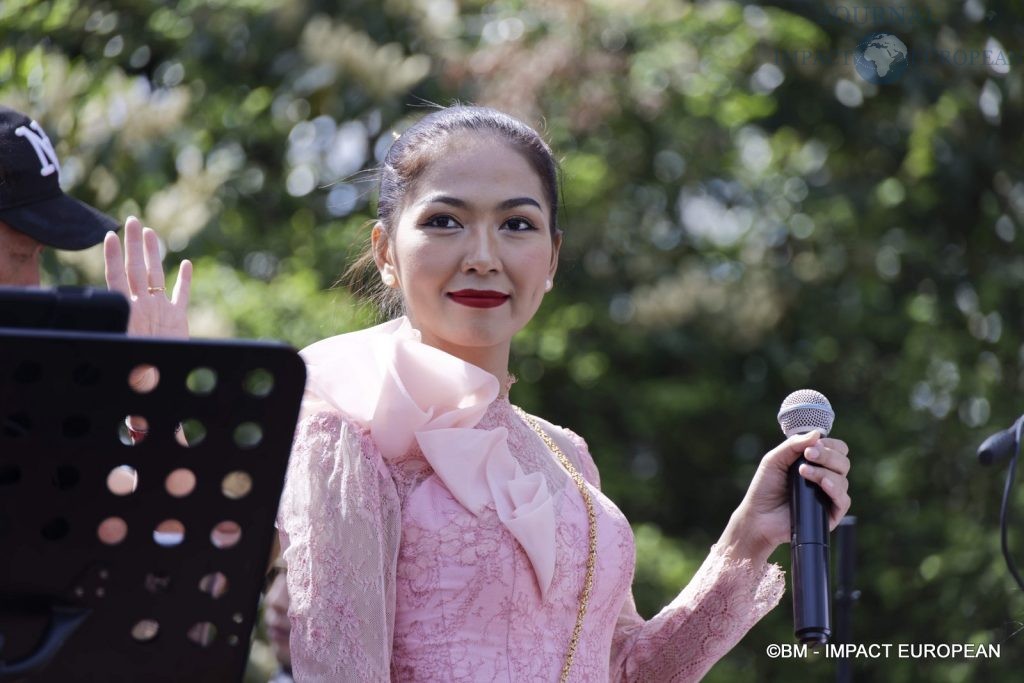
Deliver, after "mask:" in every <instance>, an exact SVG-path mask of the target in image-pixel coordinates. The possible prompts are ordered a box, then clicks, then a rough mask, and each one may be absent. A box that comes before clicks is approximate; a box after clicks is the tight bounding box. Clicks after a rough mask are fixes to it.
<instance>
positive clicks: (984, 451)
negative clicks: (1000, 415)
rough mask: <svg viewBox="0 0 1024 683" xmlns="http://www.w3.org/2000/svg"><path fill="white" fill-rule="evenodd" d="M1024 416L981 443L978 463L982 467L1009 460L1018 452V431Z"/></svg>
mask: <svg viewBox="0 0 1024 683" xmlns="http://www.w3.org/2000/svg"><path fill="white" fill-rule="evenodd" d="M1022 420H1024V415H1022V416H1021V417H1018V418H1017V421H1016V422H1014V423H1013V424H1012V425H1010V426H1009V427H1007V428H1006V429H1004V430H1003V431H1001V432H996V433H995V434H993V435H992V436H990V437H988V438H987V439H985V440H984V441H982V442H981V445H980V446H978V462H980V463H981V464H982V465H991V464H993V463H996V462H998V461H1000V460H1004V459H1006V458H1009V457H1010V456H1012V455H1014V454H1016V452H1017V448H1018V445H1017V439H1018V438H1019V436H1020V435H1019V434H1018V430H1019V429H1020V428H1021V421H1022Z"/></svg>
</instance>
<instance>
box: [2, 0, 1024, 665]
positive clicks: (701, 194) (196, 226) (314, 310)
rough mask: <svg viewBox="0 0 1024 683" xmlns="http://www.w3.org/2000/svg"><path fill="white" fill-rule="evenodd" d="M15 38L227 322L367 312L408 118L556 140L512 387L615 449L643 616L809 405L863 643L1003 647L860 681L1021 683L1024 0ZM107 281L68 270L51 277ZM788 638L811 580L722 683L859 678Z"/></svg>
mask: <svg viewBox="0 0 1024 683" xmlns="http://www.w3.org/2000/svg"><path fill="white" fill-rule="evenodd" d="M878 33H887V34H891V35H894V36H896V37H897V38H899V40H901V41H902V42H903V43H904V44H905V45H906V46H907V48H908V54H907V57H908V59H907V62H908V64H907V68H906V70H905V72H904V73H903V75H902V77H901V78H900V79H899V80H897V81H896V82H895V83H887V84H878V83H872V82H869V81H868V80H865V79H864V77H862V76H861V75H860V74H859V73H858V70H857V69H856V64H855V61H856V53H857V48H858V46H860V45H862V44H864V42H865V40H866V38H867V37H868V36H871V35H874V34H878ZM0 36H2V38H3V40H2V41H0V46H2V47H0V98H2V100H3V101H4V103H5V104H9V105H11V106H15V107H19V108H21V109H24V110H27V111H30V112H31V113H32V114H33V115H34V116H36V117H37V118H38V119H39V120H40V121H41V123H43V125H44V126H45V127H46V128H47V129H48V130H50V131H51V132H52V133H53V134H54V137H55V138H56V139H57V140H58V151H59V153H60V154H61V158H62V159H64V178H63V180H64V183H65V185H66V186H67V187H68V188H69V189H70V190H71V191H72V192H73V193H74V194H76V195H78V196H80V197H81V198H83V199H87V200H89V201H93V202H95V203H96V204H97V205H99V206H102V207H104V208H106V209H108V210H109V211H110V212H111V213H114V214H115V215H118V216H121V217H123V216H125V215H126V214H128V213H131V212H137V213H139V214H140V215H141V216H143V217H144V218H145V220H146V221H147V223H148V224H150V225H153V226H154V227H155V228H157V229H158V231H159V232H160V234H161V236H162V238H163V239H164V241H165V244H166V247H167V249H168V251H169V253H170V255H171V256H172V257H174V258H175V259H177V258H179V257H181V256H188V257H189V258H193V259H194V260H195V261H196V263H197V275H196V292H195V296H194V300H195V302H196V305H195V310H194V315H193V319H192V324H193V327H194V330H195V332H196V334H199V335H216V336H226V335H240V336H246V337H276V338H282V339H285V340H287V341H289V342H291V343H293V344H295V345H298V346H301V345H304V344H307V343H309V342H311V341H313V340H315V339H317V338H320V337H323V336H327V335H330V334H334V333H337V332H341V331H344V330H348V329H352V328H355V327H358V326H361V325H365V324H367V323H368V322H369V321H371V320H372V319H373V316H374V313H373V311H371V310H369V309H368V308H367V307H366V306H365V305H361V304H359V303H357V302H356V301H355V299H354V297H353V296H352V294H351V293H350V292H349V291H348V290H347V289H346V288H331V285H332V284H333V283H334V282H335V281H336V279H337V277H338V274H339V273H340V272H341V271H342V270H344V267H345V265H346V264H347V263H348V262H349V261H350V259H351V257H352V255H353V254H354V252H355V251H356V250H358V249H359V248H360V247H361V244H362V242H363V241H364V240H365V239H366V236H367V234H368V229H367V221H368V220H369V219H371V218H372V216H373V211H374V206H373V201H372V200H373V197H372V190H373V175H372V173H370V172H369V171H370V169H372V168H373V167H374V166H375V164H376V163H377V162H378V161H379V159H380V158H382V154H383V153H384V152H385V151H386V150H387V147H388V145H389V144H390V141H391V140H392V131H396V130H397V131H400V130H402V129H403V127H404V126H406V125H408V122H409V121H411V120H413V119H415V118H416V117H417V116H419V115H420V114H421V113H422V112H423V107H424V106H426V103H429V102H439V103H442V104H446V103H449V102H451V101H453V100H455V99H460V100H463V101H474V102H478V103H481V104H489V105H493V106H497V107H499V108H502V109H505V110H507V111H509V112H510V113H512V114H515V115H518V116H521V117H523V118H524V119H526V120H527V121H529V122H531V123H533V124H535V125H537V126H538V127H540V128H541V129H542V130H543V131H544V132H545V135H546V136H547V138H548V139H549V141H550V142H551V143H552V145H553V147H554V148H555V150H556V151H557V152H558V153H559V155H560V156H561V158H562V168H563V179H564V188H563V192H564V200H565V202H564V209H563V212H562V215H561V218H560V220H561V221H562V227H563V228H564V229H565V231H566V245H565V248H564V249H563V254H564V257H565V262H564V263H563V265H562V268H561V269H560V271H559V276H558V278H557V283H556V287H555V290H554V292H552V294H551V295H550V296H549V298H548V301H547V302H546V303H545V305H544V307H543V308H542V310H541V312H540V314H539V315H538V317H537V319H536V320H535V321H534V323H533V324H532V325H531V326H530V328H529V329H528V330H526V331H525V332H524V333H523V334H522V335H520V337H518V338H517V339H516V342H515V347H514V355H515V361H514V362H515V366H516V367H515V371H516V373H517V374H518V375H519V377H520V380H521V381H520V383H519V384H518V385H517V386H516V390H515V391H516V393H517V397H516V398H517V401H518V402H520V403H522V404H523V405H524V406H526V407H527V408H529V409H530V410H533V411H535V412H538V413H540V414H542V415H545V416H546V417H549V418H550V419H552V420H553V421H554V422H556V423H561V424H565V425H569V426H571V427H572V428H573V429H574V430H576V431H577V432H579V433H581V434H583V435H584V436H585V437H586V438H587V440H588V441H589V443H590V446H591V450H592V451H593V453H594V455H595V457H596V459H597V461H598V464H599V465H600V467H601V470H602V479H603V482H604V486H605V489H606V491H607V492H608V493H609V495H610V496H611V497H612V498H613V499H614V500H616V501H617V502H618V503H619V504H620V505H621V507H622V508H623V510H624V511H625V512H626V514H627V515H628V516H629V517H630V519H631V520H633V522H634V523H635V524H636V531H637V544H638V555H639V564H638V569H637V581H636V592H637V599H638V603H639V604H640V605H641V607H642V608H643V609H644V610H645V611H646V613H648V614H650V613H653V612H654V611H656V610H657V608H658V606H659V605H661V604H664V603H665V602H667V601H668V600H669V599H671V597H672V595H673V594H674V592H675V591H676V590H678V588H679V587H680V586H681V584H682V583H683V582H684V581H685V577H686V576H688V575H689V574H690V573H692V571H693V570H695V569H696V567H697V566H698V564H699V562H700V559H701V557H702V556H703V554H704V553H705V552H706V548H707V546H709V545H710V544H711V543H712V542H714V540H715V539H716V538H717V535H718V533H719V531H720V529H721V528H722V527H723V526H724V524H725V522H726V520H727V519H728V516H729V514H730V512H731V511H732V509H733V508H734V506H735V505H736V504H737V503H738V502H739V500H740V497H741V496H742V493H743V491H744V489H745V487H746V485H747V483H748V481H749V479H750V477H751V476H752V474H753V470H754V468H755V466H756V464H757V461H758V459H759V457H760V455H761V454H762V453H763V452H764V451H765V450H767V449H768V448H770V447H771V446H772V445H773V444H774V443H776V442H777V441H779V440H780V438H781V435H780V434H779V432H778V431H777V427H776V425H775V421H774V418H773V416H774V413H775V410H776V408H775V406H776V405H777V404H778V402H780V401H781V399H782V398H783V397H785V396H786V395H787V394H788V393H789V392H790V391H792V390H794V389H796V388H799V387H801V386H814V387H816V388H818V389H820V390H821V391H823V392H824V393H825V394H826V395H827V396H829V398H830V399H831V400H832V403H833V405H834V406H835V408H836V412H837V414H838V418H837V421H836V428H835V434H836V436H839V437H841V438H844V439H846V440H847V441H848V442H849V443H850V445H851V448H852V452H853V459H854V462H855V469H854V471H853V474H852V482H853V485H852V488H853V496H854V500H855V503H854V513H856V514H857V515H858V517H859V519H860V525H859V535H860V548H859V557H858V560H859V565H858V576H859V581H858V583H859V587H860V588H861V589H862V591H863V598H862V601H861V603H860V604H859V605H858V607H857V608H856V611H855V616H854V628H855V636H856V638H857V639H858V640H859V641H861V642H878V643H883V642H891V643H901V642H903V643H921V642H933V643H943V642H967V641H970V642H982V643H988V642H996V643H1003V649H1002V657H1001V658H1000V659H999V660H995V661H988V660H963V661H957V662H949V661H942V660H909V659H903V660H900V659H895V658H891V659H879V660H857V661H855V662H854V667H855V671H856V672H857V675H858V677H872V678H878V677H884V679H885V680H887V681H918V680H928V681H948V682H953V681H963V680H973V679H976V678H981V677H982V676H986V677H990V678H993V679H995V680H1016V679H1017V678H1018V677H1019V673H1018V672H1019V671H1020V670H1021V668H1022V665H1024V657H1022V655H1021V654H1020V650H1019V648H1015V647H1014V644H1015V643H1016V642H1017V640H1015V639H1013V635H1014V634H1016V633H1017V632H1018V631H1020V628H1021V622H1022V621H1024V596H1022V595H1021V594H1020V593H1019V592H1018V591H1016V590H1015V588H1014V586H1013V584H1012V582H1011V581H1010V579H1009V577H1008V574H1007V572H1006V570H1005V567H1004V566H1003V563H1002V558H1001V557H1000V556H999V553H998V531H997V528H996V526H997V516H998V513H997V509H998V497H999V491H1000V484H1001V479H1000V475H999V473H997V472H994V471H993V472H986V471H981V470H979V469H978V468H977V465H976V464H975V463H974V462H973V461H972V454H973V450H974V448H975V447H976V445H977V444H978V443H979V442H980V440H981V439H982V438H983V437H984V435H986V434H987V433H989V432H991V431H994V430H996V429H999V428H1002V427H1003V426H1005V425H1008V424H1009V423H1010V422H1011V421H1012V420H1013V418H1014V417H1016V415H1017V413H1018V411H1019V410H1020V408H1019V407H1018V406H1019V405H1020V402H1019V401H1017V400H1015V399H1016V397H1017V396H1018V395H1019V393H1020V392H1021V390H1022V389H1024V339H1022V338H1021V329H1022V326H1021V322H1022V310H1021V302H1020V297H1019V295H1018V293H1019V291H1020V287H1021V284H1022V283H1024V256H1022V255H1021V253H1020V252H1019V251H1018V250H1017V248H1018V245H1019V238H1018V234H1017V233H1018V232H1020V231H1021V228H1022V226H1024V135H1022V127H1024V115H1022V106H1021V105H1022V99H1024V80H1022V75H1021V70H1022V68H1024V9H1022V6H1021V5H1020V3H1016V2H1005V1H1004V2H987V3H986V2H983V0H966V1H965V2H944V3H925V2H920V1H914V2H902V3H885V2H878V3H849V4H844V3H842V2H836V3H819V2H805V1H797V0H791V1H788V2H763V3H753V2H750V3H744V2H737V1H735V0H714V1H708V2H687V1H685V0H593V1H592V2H587V3H584V2H580V1H579V0H496V1H494V2H486V3H485V2H478V1H473V0H466V1H464V2H461V3H456V2H455V1H454V0H386V1H385V2H368V1H361V0H352V1H349V2H343V3H337V2H326V1H325V0H302V1H296V2H290V3H278V2H271V1H269V0H216V1H213V0H211V1H208V2H203V1H200V0H179V1H178V2H157V1H156V0H134V1H132V0H122V1H114V0H110V1H106V2H104V1H93V2H85V1H79V0H44V1H34V2H33V1H27V0H20V1H18V0H8V1H7V2H3V3H0ZM986 51H988V52H986ZM99 268H100V256H99V254H98V253H97V252H86V253H83V254H80V255H78V254H75V255H69V254H61V255H59V256H56V257H51V260H50V261H49V270H50V274H51V278H52V280H53V281H56V282H80V281H83V280H90V281H97V280H99V279H100V275H99V272H100V271H99ZM1014 503H1015V505H1016V509H1017V510H1020V506H1021V505H1022V504H1024V494H1022V493H1020V492H1019V487H1018V492H1017V493H1015V495H1014ZM677 539H681V540H677ZM1020 540H1021V536H1020V534H1019V532H1018V533H1015V534H1012V535H1011V543H1014V545H1013V547H1015V548H1017V547H1019V543H1018V542H1019V541H1020ZM777 558H778V559H779V561H780V562H781V563H782V564H783V565H786V566H788V552H786V550H785V549H784V548H782V549H780V550H779V551H778V553H777ZM790 629H791V619H790V608H789V599H788V597H787V598H785V599H784V601H783V604H782V605H781V606H780V607H779V608H778V609H777V610H775V612H773V613H772V614H771V615H769V617H767V618H766V619H765V620H764V622H763V623H762V624H760V625H758V627H757V628H756V629H755V630H754V631H753V632H752V633H751V634H749V635H748V636H747V637H746V638H745V639H744V641H743V642H742V643H741V644H740V645H739V646H738V647H737V648H736V649H735V650H734V651H733V652H732V653H731V654H730V655H729V656H728V657H727V658H725V659H724V660H723V661H722V662H721V663H720V664H719V665H717V666H716V667H715V669H714V670H713V671H712V672H711V674H710V675H709V676H708V680H714V681H719V680H721V681H726V680H730V681H731V680H779V679H791V678H799V679H800V680H814V681H824V680H828V679H829V678H831V676H832V665H833V663H834V662H832V661H829V660H823V659H812V660H811V661H809V662H803V661H791V660H770V659H768V658H767V656H766V655H764V646H765V644H767V643H770V642H788V641H790V640H791V638H792V636H791V633H790Z"/></svg>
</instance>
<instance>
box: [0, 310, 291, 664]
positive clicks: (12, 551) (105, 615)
mask: <svg viewBox="0 0 1024 683" xmlns="http://www.w3.org/2000/svg"><path fill="white" fill-rule="evenodd" d="M143 364H149V365H153V366H155V367H156V368H157V369H158V371H159V382H158V384H157V386H156V388H154V389H153V390H152V391H150V392H148V393H145V394H140V393H136V392H135V391H134V390H132V389H131V388H130V386H129V384H128V376H129V373H130V372H131V370H132V369H133V368H135V367H136V366H139V365H143ZM304 384H305V367H304V365H303V363H302V361H301V359H300V358H299V357H298V355H297V354H296V353H295V351H294V350H292V349H290V348H288V347H285V346H283V345H278V344H272V343H262V342H239V341H232V342H217V341H190V342H175V341H167V340H143V339H134V338H126V337H124V336H120V335H112V334H81V333H67V332H42V331H35V330H32V331H27V330H26V331H19V330H10V329H5V330H0V558H2V559H0V681H5V682H7V681H21V680H31V681H34V682H35V681H47V682H49V681H61V682H64V681H104V682H105V683H110V682H118V681H141V680H145V681H189V682H190V683H200V682H203V681H218V682H220V681H236V680H241V678H242V675H243V672H244V668H245V663H246V659H247V655H248V645H249V638H250V634H251V632H252V628H253V622H254V620H255V618H256V611H257V602H258V599H259V593H260V589H261V587H262V582H263V577H264V574H265V570H266V567H267V562H268V559H269V556H270V550H271V544H272V540H273V536H274V533H275V531H274V517H275V515H276V511H277V506H278V499H279V497H280V493H281V488H282V483H283V479H284V473H285V469H286V466H287V461H288V454H289V451H290V448H291V442H292V437H293V432H294V429H295V422H296V419H297V416H298V410H299V403H300V400H301V395H302V391H303V387H304ZM128 415H133V416H141V417H144V418H145V419H146V421H147V422H148V433H147V434H146V436H145V438H143V439H142V440H141V441H139V442H138V443H136V444H133V442H132V440H131V439H130V438H128V434H127V430H126V428H125V417H126V416H128ZM180 424H184V432H185V434H186V436H187V437H188V441H189V445H188V446H187V447H186V446H183V445H182V444H181V443H179V441H178V440H177V438H176V435H175V433H176V430H177V429H178V427H179V425H180ZM172 472H174V475H173V476H171V481H172V482H173V484H172V486H171V488H172V489H173V490H174V492H175V493H176V494H179V495H180V494H182V493H184V492H185V491H188V492H187V495H180V497H179V495H171V493H169V492H168V477H169V475H171V474H172ZM193 477H194V486H192V487H189V482H190V481H191V480H192V478H193ZM126 482H127V484H126ZM133 489H134V490H133ZM118 494H120V495H118ZM182 529H183V530H184V533H183V534H182V533H181V532H182ZM239 532H240V535H239ZM122 536H123V538H120V537H122ZM101 537H102V540H101Z"/></svg>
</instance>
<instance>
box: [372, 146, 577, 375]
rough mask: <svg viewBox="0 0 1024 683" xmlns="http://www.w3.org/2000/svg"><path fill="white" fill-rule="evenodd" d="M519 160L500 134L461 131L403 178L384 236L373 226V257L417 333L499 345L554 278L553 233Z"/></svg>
mask: <svg viewBox="0 0 1024 683" xmlns="http://www.w3.org/2000/svg"><path fill="white" fill-rule="evenodd" d="M549 215H550V205H549V203H548V201H547V200H546V198H545V194H544V191H543V186H542V185H541V181H540V178H539V177H538V175H537V173H536V172H535V171H534V170H533V168H532V167H531V166H530V164H529V163H528V162H527V161H526V159H525V158H524V157H523V156H522V155H520V154H519V153H518V152H516V151H515V150H514V149H513V148H511V147H509V146H508V145H507V144H506V143H504V142H503V141H502V140H501V139H500V138H497V137H495V136H492V135H487V134H479V133H463V134H461V135H458V136H457V137H454V138H452V139H451V140H449V141H448V143H447V144H445V145H443V146H442V148H441V151H440V152H438V153H437V154H436V155H435V158H434V159H433V160H432V161H431V162H430V163H429V164H428V166H427V167H426V169H425V170H424V171H423V173H421V174H420V176H419V178H418V179H416V181H415V182H414V183H413V184H412V187H411V188H410V190H409V191H408V193H407V194H406V197H405V200H404V202H403V205H402V207H401V213H400V214H399V217H398V220H397V223H396V225H395V226H394V229H393V231H392V233H391V235H390V238H389V237H388V235H387V234H386V233H385V232H384V230H383V228H382V227H381V226H380V225H379V224H378V225H377V226H375V227H374V230H373V242H374V251H375V255H376V257H377V265H378V268H379V269H380V271H381V276H382V277H383V278H384V281H385V283H387V282H388V281H389V279H391V278H393V281H394V283H395V284H394V286H396V287H400V288H401V291H402V296H403V298H404V300H405V308H406V312H407V313H408V315H409V318H410V320H411V322H412V324H413V326H414V327H416V328H417V329H418V330H419V331H420V333H421V335H422V338H423V341H424V342H425V343H427V344H430V345H431V346H436V347H438V348H441V349H443V350H445V351H448V352H449V353H454V354H455V355H459V353H458V351H459V349H460V348H479V347H496V346H498V345H502V344H504V345H508V344H509V343H510V341H511V339H512V336H513V335H514V334H515V333H516V332H518V331H519V330H520V329H522V328H523V327H524V326H525V325H526V324H527V323H528V322H529V321H530V318H532V317H533V314H534V313H536V311H537V308H538V307H539V306H540V302H541V299H542V298H543V296H544V292H545V286H546V283H547V282H548V280H550V279H552V278H554V274H555V268H556V266H557V264H558V248H559V246H560V239H559V238H557V237H556V238H555V239H554V240H552V238H551V226H550V223H549V220H548V216H549Z"/></svg>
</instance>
